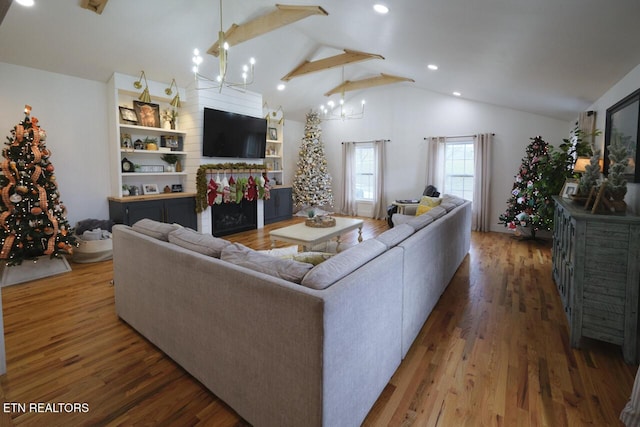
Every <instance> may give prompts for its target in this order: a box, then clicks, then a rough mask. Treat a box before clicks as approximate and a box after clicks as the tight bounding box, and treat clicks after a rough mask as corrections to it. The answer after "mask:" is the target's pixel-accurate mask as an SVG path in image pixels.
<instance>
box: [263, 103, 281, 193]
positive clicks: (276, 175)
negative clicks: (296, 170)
mask: <svg viewBox="0 0 640 427" xmlns="http://www.w3.org/2000/svg"><path fill="white" fill-rule="evenodd" d="M269 114H270V113H269ZM274 136H275V138H274ZM283 154H284V119H282V120H271V119H269V118H267V145H266V153H265V159H264V165H265V167H266V168H267V176H268V177H269V179H270V180H271V186H276V185H282V183H283V172H284V170H283V168H284V166H283V164H284V156H283Z"/></svg>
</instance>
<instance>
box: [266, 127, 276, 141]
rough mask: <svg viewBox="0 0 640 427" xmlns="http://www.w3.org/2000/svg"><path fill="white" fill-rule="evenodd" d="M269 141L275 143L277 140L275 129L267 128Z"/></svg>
mask: <svg viewBox="0 0 640 427" xmlns="http://www.w3.org/2000/svg"><path fill="white" fill-rule="evenodd" d="M268 130H269V139H270V140H272V141H276V140H277V139H278V129H277V128H269V129H268Z"/></svg>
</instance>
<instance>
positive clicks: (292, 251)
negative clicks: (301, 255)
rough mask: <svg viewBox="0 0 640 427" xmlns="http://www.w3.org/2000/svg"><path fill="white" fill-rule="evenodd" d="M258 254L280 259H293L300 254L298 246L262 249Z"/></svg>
mask: <svg viewBox="0 0 640 427" xmlns="http://www.w3.org/2000/svg"><path fill="white" fill-rule="evenodd" d="M258 252H260V253H261V254H265V255H271V256H277V257H280V258H285V257H287V256H289V257H291V256H293V255H296V254H297V253H298V245H293V246H287V247H284V248H273V249H261V250H259V251H258Z"/></svg>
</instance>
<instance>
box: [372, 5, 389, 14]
mask: <svg viewBox="0 0 640 427" xmlns="http://www.w3.org/2000/svg"><path fill="white" fill-rule="evenodd" d="M373 10H375V11H376V12H378V13H379V14H381V15H384V14H385V13H389V8H388V7H387V6H385V5H383V4H380V3H378V4H374V5H373Z"/></svg>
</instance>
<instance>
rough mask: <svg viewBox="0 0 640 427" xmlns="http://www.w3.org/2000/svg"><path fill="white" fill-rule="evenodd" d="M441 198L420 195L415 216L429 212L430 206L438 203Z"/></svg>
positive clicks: (432, 206)
mask: <svg viewBox="0 0 640 427" xmlns="http://www.w3.org/2000/svg"><path fill="white" fill-rule="evenodd" d="M441 202H442V199H441V198H439V197H429V196H422V197H421V198H420V203H419V204H418V207H417V209H416V216H419V215H422V214H424V213H427V212H429V211H430V210H431V209H432V208H434V207H436V206H438V205H440V203H441Z"/></svg>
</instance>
